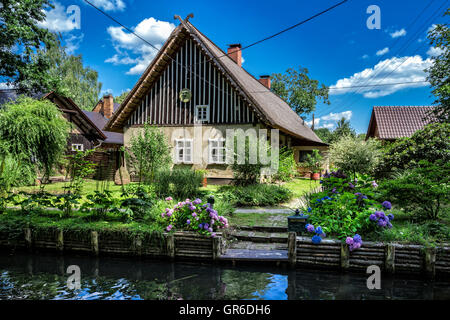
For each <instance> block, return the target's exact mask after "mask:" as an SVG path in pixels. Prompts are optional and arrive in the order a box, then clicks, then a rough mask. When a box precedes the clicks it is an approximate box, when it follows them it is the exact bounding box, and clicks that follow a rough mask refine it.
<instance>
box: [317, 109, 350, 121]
mask: <svg viewBox="0 0 450 320" xmlns="http://www.w3.org/2000/svg"><path fill="white" fill-rule="evenodd" d="M352 115H353V112H352V111H351V110H348V111H343V112H339V113H333V112H330V113H329V114H327V115H326V116H323V117H321V118H320V120H325V121H331V120H333V121H338V120H341V119H342V118H345V120H350V119H351V118H352Z"/></svg>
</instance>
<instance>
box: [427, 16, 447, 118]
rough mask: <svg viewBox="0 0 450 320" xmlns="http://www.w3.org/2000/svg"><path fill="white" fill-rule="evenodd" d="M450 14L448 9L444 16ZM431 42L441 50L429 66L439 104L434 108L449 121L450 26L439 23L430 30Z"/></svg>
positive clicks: (438, 116)
mask: <svg viewBox="0 0 450 320" xmlns="http://www.w3.org/2000/svg"><path fill="white" fill-rule="evenodd" d="M449 15H450V9H447V11H446V12H445V14H444V16H449ZM428 38H429V39H430V44H431V45H433V46H434V48H435V49H437V50H438V51H440V54H439V55H438V56H436V57H434V58H433V65H432V66H431V67H430V68H428V69H427V70H426V71H427V72H428V77H427V80H428V81H429V82H430V83H431V86H432V87H433V90H432V92H433V94H434V95H435V97H436V101H435V103H437V104H439V106H438V107H437V108H436V109H435V110H434V113H435V115H436V116H437V118H438V120H439V121H440V122H448V121H449V119H450V78H449V75H450V48H449V42H450V28H449V27H448V24H438V25H436V27H435V28H433V29H432V30H430V31H429V32H428Z"/></svg>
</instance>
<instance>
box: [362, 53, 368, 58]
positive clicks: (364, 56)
mask: <svg viewBox="0 0 450 320" xmlns="http://www.w3.org/2000/svg"><path fill="white" fill-rule="evenodd" d="M361 58H363V59H367V58H369V55H368V54H365V55H363V56H362V57H361Z"/></svg>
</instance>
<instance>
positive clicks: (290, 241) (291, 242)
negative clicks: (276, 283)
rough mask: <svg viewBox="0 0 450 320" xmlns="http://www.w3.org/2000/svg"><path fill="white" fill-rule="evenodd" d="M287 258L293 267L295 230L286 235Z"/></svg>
mask: <svg viewBox="0 0 450 320" xmlns="http://www.w3.org/2000/svg"><path fill="white" fill-rule="evenodd" d="M288 259H289V265H290V266H291V267H292V268H295V265H296V263H297V234H296V233H295V232H289V235H288Z"/></svg>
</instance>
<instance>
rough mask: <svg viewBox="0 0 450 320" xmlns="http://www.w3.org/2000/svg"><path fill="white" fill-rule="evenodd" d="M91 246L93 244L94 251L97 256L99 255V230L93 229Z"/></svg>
mask: <svg viewBox="0 0 450 320" xmlns="http://www.w3.org/2000/svg"><path fill="white" fill-rule="evenodd" d="M91 246H92V253H93V254H94V255H96V256H98V232H97V231H91Z"/></svg>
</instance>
